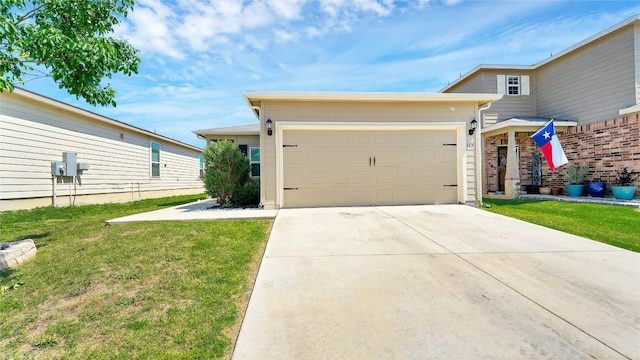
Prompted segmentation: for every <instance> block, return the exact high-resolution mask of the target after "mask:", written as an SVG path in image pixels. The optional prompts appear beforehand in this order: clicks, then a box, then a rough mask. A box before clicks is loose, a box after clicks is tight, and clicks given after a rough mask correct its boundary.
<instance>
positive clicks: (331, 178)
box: [283, 130, 458, 207]
mask: <svg viewBox="0 0 640 360" xmlns="http://www.w3.org/2000/svg"><path fill="white" fill-rule="evenodd" d="M283 136H284V137H283V171H284V173H283V184H284V199H283V200H284V201H283V206H284V207H305V206H342V205H345V206H354V205H408V204H443V203H457V202H458V189H457V172H458V170H457V169H458V163H457V145H456V133H455V131H453V130H389V131H377V130H376V131H366V130H357V131H356V130H285V131H284V133H283Z"/></svg>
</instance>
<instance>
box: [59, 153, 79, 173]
mask: <svg viewBox="0 0 640 360" xmlns="http://www.w3.org/2000/svg"><path fill="white" fill-rule="evenodd" d="M62 161H63V162H64V163H65V164H66V165H67V173H66V174H65V175H64V176H76V175H78V154H76V153H72V152H63V153H62Z"/></svg>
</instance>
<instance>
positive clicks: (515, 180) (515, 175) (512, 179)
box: [504, 130, 520, 199]
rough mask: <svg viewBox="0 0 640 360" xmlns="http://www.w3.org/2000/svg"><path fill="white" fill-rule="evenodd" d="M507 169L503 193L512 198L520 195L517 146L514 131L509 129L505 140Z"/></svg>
mask: <svg viewBox="0 0 640 360" xmlns="http://www.w3.org/2000/svg"><path fill="white" fill-rule="evenodd" d="M507 146H508V148H507V169H506V174H505V177H504V195H505V197H506V198H511V199H514V198H516V197H518V195H520V169H519V166H518V148H517V147H516V132H515V130H509V138H508V141H507Z"/></svg>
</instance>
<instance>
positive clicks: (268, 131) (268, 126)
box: [267, 119, 273, 136]
mask: <svg viewBox="0 0 640 360" xmlns="http://www.w3.org/2000/svg"><path fill="white" fill-rule="evenodd" d="M271 124H273V121H271V119H267V135H269V136H271V135H273V129H271Z"/></svg>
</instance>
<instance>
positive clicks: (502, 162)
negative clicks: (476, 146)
mask: <svg viewBox="0 0 640 360" xmlns="http://www.w3.org/2000/svg"><path fill="white" fill-rule="evenodd" d="M506 173H507V147H506V146H498V191H504V177H505V175H506Z"/></svg>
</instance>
